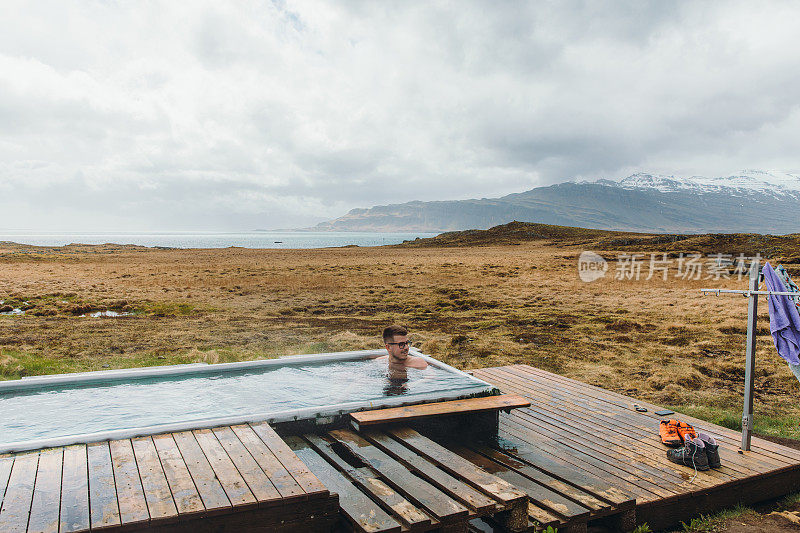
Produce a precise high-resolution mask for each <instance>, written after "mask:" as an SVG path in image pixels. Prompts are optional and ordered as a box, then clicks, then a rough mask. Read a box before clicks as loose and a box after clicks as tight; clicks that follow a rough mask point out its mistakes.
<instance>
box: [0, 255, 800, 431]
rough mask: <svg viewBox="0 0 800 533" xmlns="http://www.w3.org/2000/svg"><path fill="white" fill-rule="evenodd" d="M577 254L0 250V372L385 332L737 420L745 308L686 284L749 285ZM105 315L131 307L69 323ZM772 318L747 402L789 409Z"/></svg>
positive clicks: (213, 356) (450, 352)
mask: <svg viewBox="0 0 800 533" xmlns="http://www.w3.org/2000/svg"><path fill="white" fill-rule="evenodd" d="M589 245H591V243H590V244H589ZM584 246H585V245H574V244H569V243H564V242H560V243H557V245H553V244H552V243H549V242H546V241H532V242H522V243H521V244H517V245H495V246H481V247H452V246H448V247H413V246H406V247H402V246H401V247H379V248H338V249H324V250H248V249H240V248H229V249H222V250H156V249H144V248H140V247H120V246H100V247H91V246H72V247H63V248H37V247H23V246H19V245H11V244H0V300H7V301H13V302H14V303H15V304H20V305H21V304H24V303H25V302H27V304H26V305H27V306H28V311H27V313H26V315H25V316H0V376H4V377H7V378H14V377H19V376H20V375H24V374H30V373H48V372H64V371H75V370H85V369H99V368H104V367H111V368H114V367H126V366H141V365H149V364H169V363H182V362H189V361H204V362H224V361H232V360H242V359H252V358H261V357H273V356H278V355H283V354H290V353H304V352H320V351H336V350H348V349H362V348H367V347H379V346H381V341H380V339H379V335H380V330H381V329H382V327H383V326H384V325H386V324H388V323H393V322H397V323H401V324H406V325H408V326H409V327H410V328H411V330H412V332H413V333H412V338H413V339H414V340H415V342H416V344H417V345H418V346H419V347H420V348H421V349H422V350H423V351H424V352H426V353H429V354H431V355H433V356H435V357H437V358H439V359H442V360H444V361H446V362H448V363H450V364H453V365H455V366H457V367H460V368H474V367H483V366H495V365H503V364H512V363H527V364H531V365H534V366H537V367H540V368H544V369H546V370H550V371H554V372H558V373H561V374H564V375H567V376H570V377H573V378H576V379H579V380H582V381H586V382H589V383H592V384H595V385H598V386H601V387H604V388H607V389H611V390H615V391H619V392H622V393H625V394H629V395H632V396H635V397H638V398H640V399H647V400H651V401H654V402H657V403H661V404H673V405H675V404H687V403H688V404H697V405H705V406H713V407H721V408H730V409H740V408H741V401H742V400H741V398H742V390H743V384H742V378H743V368H744V342H745V336H744V325H745V317H746V313H747V301H746V299H745V298H741V297H722V296H721V297H714V296H702V295H701V294H700V292H699V291H698V289H699V288H700V287H705V286H712V287H714V286H718V287H729V288H745V287H744V286H745V282H744V281H739V282H737V281H736V280H735V279H734V280H730V281H721V282H715V281H713V280H708V281H702V280H701V281H684V280H680V279H674V278H672V277H671V278H670V279H669V280H668V281H666V282H665V281H662V280H661V279H660V277H658V278H654V279H652V280H650V281H645V280H640V281H638V282H637V281H632V280H631V281H627V280H615V279H613V268H614V265H612V266H611V270H610V271H609V274H608V275H607V276H606V278H604V279H602V280H598V281H595V282H593V283H590V284H587V283H583V282H581V281H580V280H579V278H578V276H577V268H576V261H577V256H578V254H579V253H580V251H581V250H582V249H584ZM603 255H604V256H609V255H610V256H613V255H614V252H613V251H612V252H603ZM795 268H796V267H795ZM102 309H116V310H123V311H129V312H134V313H135V314H134V315H133V316H131V317H126V318H121V319H96V318H81V317H79V315H80V314H83V313H85V312H86V311H87V310H102ZM768 323H769V322H768V317H767V315H766V305H765V304H764V303H763V302H762V304H761V317H760V325H761V326H762V327H761V328H760V329H759V335H758V337H757V342H758V351H757V366H758V373H757V377H756V389H755V390H756V403H757V405H758V406H760V408H764V409H769V410H770V411H771V412H773V413H778V414H784V415H787V416H796V415H797V414H800V408H798V407H797V402H796V398H797V391H798V386H799V384H798V383H797V380H796V379H795V378H794V377H793V376H792V375H791V373H790V372H789V370H788V368H787V367H786V365H785V363H784V362H783V360H782V359H780V358H779V357H778V355H777V354H776V353H775V349H774V347H773V345H772V339H771V337H770V336H769V331H768V328H767V326H768Z"/></svg>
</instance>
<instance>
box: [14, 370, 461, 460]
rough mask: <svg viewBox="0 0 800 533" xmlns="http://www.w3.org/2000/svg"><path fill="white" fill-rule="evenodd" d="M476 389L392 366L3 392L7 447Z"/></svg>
mask: <svg viewBox="0 0 800 533" xmlns="http://www.w3.org/2000/svg"><path fill="white" fill-rule="evenodd" d="M475 386H476V380H474V379H472V378H471V377H470V376H467V375H464V374H461V373H456V372H450V371H447V370H445V369H442V368H438V367H436V366H433V365H430V366H428V368H426V369H425V370H416V369H409V370H408V374H407V376H406V377H405V378H402V377H397V376H388V375H387V369H386V362H385V361H382V362H381V361H375V360H371V359H368V360H356V361H337V362H327V363H308V364H301V365H288V366H273V367H268V368H258V369H255V370H240V371H230V370H229V371H224V372H223V371H220V372H212V373H209V372H206V373H194V374H191V373H190V374H183V375H177V376H161V377H153V376H150V377H142V378H133V379H128V380H125V381H120V380H116V381H108V382H105V383H103V382H101V383H98V382H90V383H84V384H80V383H78V384H53V385H49V386H44V387H37V388H35V389H28V390H14V391H3V390H2V389H0V413H2V415H1V416H0V447H2V445H3V444H7V443H12V442H19V441H30V440H37V439H51V438H57V437H65V436H69V435H75V434H87V433H98V432H108V431H115V430H119V429H126V428H139V427H148V426H154V425H160V424H170V423H176V422H191V421H195V420H197V421H200V420H207V419H212V418H219V417H230V416H242V415H248V414H262V413H277V412H282V411H289V410H294V409H302V408H307V407H321V406H330V405H337V404H342V403H347V402H357V401H369V400H375V399H380V398H385V397H387V396H400V397H402V396H406V395H414V394H424V393H434V392H438V391H454V390H458V389H470V388H471V389H474V388H475Z"/></svg>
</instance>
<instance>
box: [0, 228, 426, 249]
mask: <svg viewBox="0 0 800 533" xmlns="http://www.w3.org/2000/svg"><path fill="white" fill-rule="evenodd" d="M435 235H436V233H422V232H416V233H414V232H410V233H367V232H342V231H338V232H334V231H253V232H246V233H197V232H172V233H168V232H153V233H106V232H97V233H66V232H42V233H35V232H23V231H0V241H10V242H16V243H19V244H31V245H35V246H64V245H67V244H71V243H77V244H106V243H114V244H135V245H139V246H151V247H152V246H159V247H164V248H227V247H229V246H240V247H242V248H330V247H335V246H351V245H355V246H383V245H387V244H400V243H401V242H403V241H405V240H409V241H412V240H414V239H416V238H417V237H419V238H422V239H424V238H426V237H433V236H435Z"/></svg>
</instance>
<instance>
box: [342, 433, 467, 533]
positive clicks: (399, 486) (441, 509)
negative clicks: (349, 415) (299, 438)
mask: <svg viewBox="0 0 800 533" xmlns="http://www.w3.org/2000/svg"><path fill="white" fill-rule="evenodd" d="M329 435H330V436H331V437H332V438H334V439H336V440H337V441H338V442H340V443H342V444H343V445H344V446H346V447H347V449H348V450H349V451H350V452H351V453H353V454H354V455H355V456H356V457H358V458H359V459H360V460H361V461H363V462H364V463H366V464H368V465H369V466H371V467H372V468H373V469H375V470H376V471H377V472H378V473H379V474H380V475H381V476H382V477H383V479H384V480H385V481H386V482H387V483H388V484H389V485H391V486H392V488H394V489H395V490H397V491H398V492H400V493H401V494H402V495H403V497H404V498H406V499H408V500H409V501H411V502H413V503H414V504H415V505H417V506H420V507H423V508H424V509H425V510H426V511H427V512H428V513H429V514H432V515H433V517H434V518H436V519H437V520H439V521H440V522H453V521H460V520H464V519H466V518H467V515H468V514H469V509H468V508H467V507H465V506H464V505H462V504H460V503H458V502H457V501H455V500H453V499H452V498H450V497H449V496H448V495H447V494H444V493H443V492H441V491H440V490H439V489H437V488H436V487H434V486H433V485H431V484H430V483H428V482H427V481H425V480H423V479H421V478H418V477H416V476H414V475H413V474H412V473H411V472H409V471H408V468H407V467H406V466H405V465H403V464H401V463H399V462H398V461H397V460H395V459H393V458H392V457H390V456H389V455H388V454H386V452H384V451H382V450H381V449H379V448H378V447H376V446H374V445H373V444H371V443H369V442H367V441H366V440H365V439H363V438H362V437H361V436H359V435H358V434H356V433H354V432H352V431H349V430H344V429H339V430H336V431H331V432H330V433H329Z"/></svg>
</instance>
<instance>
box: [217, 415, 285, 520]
mask: <svg viewBox="0 0 800 533" xmlns="http://www.w3.org/2000/svg"><path fill="white" fill-rule="evenodd" d="M213 431H214V435H215V436H216V437H217V440H219V442H220V444H222V447H223V448H225V451H226V452H227V453H228V457H230V459H231V461H232V462H233V464H234V466H235V467H236V469H237V470H238V471H239V474H240V475H241V476H242V478H244V480H245V482H246V483H247V486H248V487H250V490H251V491H252V492H253V495H254V496H255V497H256V499H257V500H258V502H259V504H264V505H266V504H270V503H275V502H280V501H281V500H282V497H281V493H280V492H278V489H276V488H275V486H274V485H273V484H272V482H271V481H270V479H269V477H268V476H267V475H266V474H265V473H264V471H263V470H261V467H260V466H258V463H256V461H255V459H253V457H252V456H251V455H250V452H248V451H247V448H245V447H244V445H243V444H242V442H241V441H240V440H239V437H237V436H236V434H235V433H234V432H233V430H232V429H231V428H230V427H220V428H214V430H213Z"/></svg>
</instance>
